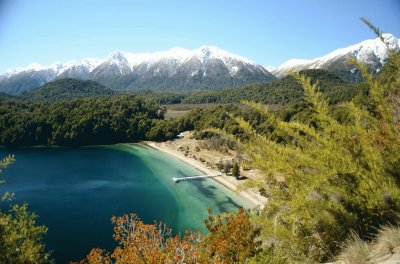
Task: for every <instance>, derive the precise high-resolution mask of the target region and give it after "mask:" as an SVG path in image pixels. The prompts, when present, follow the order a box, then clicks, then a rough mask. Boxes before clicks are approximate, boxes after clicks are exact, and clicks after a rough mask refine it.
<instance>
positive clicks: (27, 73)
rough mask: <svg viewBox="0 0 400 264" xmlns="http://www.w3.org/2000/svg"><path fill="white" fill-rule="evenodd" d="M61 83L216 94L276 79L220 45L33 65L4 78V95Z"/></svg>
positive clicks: (1, 84) (0, 82)
mask: <svg viewBox="0 0 400 264" xmlns="http://www.w3.org/2000/svg"><path fill="white" fill-rule="evenodd" d="M56 78H76V79H90V80H94V81H98V82H100V83H102V84H104V85H106V86H108V87H110V88H115V89H148V88H155V89H162V90H170V91H178V90H179V91H185V90H188V89H192V90H193V89H195V90H208V89H217V88H225V87H234V86H239V85H244V84H248V83H254V82H263V81H268V80H272V79H275V77H274V76H273V75H272V74H271V73H269V72H268V71H267V70H266V69H264V68H263V67H261V66H260V65H258V64H256V63H255V62H253V61H250V60H248V59H246V58H243V57H241V56H238V55H235V54H232V53H229V52H227V51H224V50H222V49H220V48H218V47H215V46H201V47H200V48H198V49H194V50H189V49H185V48H181V47H175V48H172V49H170V50H167V51H162V52H154V53H129V52H126V51H114V52H111V53H110V54H109V55H108V56H107V57H106V58H105V59H82V60H72V61H69V62H66V63H60V62H57V63H54V64H51V65H49V66H41V65H39V64H32V65H29V66H28V67H25V68H18V69H13V70H9V71H7V73H5V74H3V75H0V91H2V90H3V91H6V92H10V93H19V92H21V91H24V90H29V89H31V88H34V87H37V86H38V85H42V84H43V83H46V82H49V81H52V80H54V79H56ZM20 83H24V85H23V86H21V85H20ZM188 87H189V88H188Z"/></svg>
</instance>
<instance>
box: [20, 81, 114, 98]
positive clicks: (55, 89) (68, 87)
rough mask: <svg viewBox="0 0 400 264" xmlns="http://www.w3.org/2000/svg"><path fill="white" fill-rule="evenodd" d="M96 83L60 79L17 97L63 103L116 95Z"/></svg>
mask: <svg viewBox="0 0 400 264" xmlns="http://www.w3.org/2000/svg"><path fill="white" fill-rule="evenodd" d="M118 94H119V93H118V92H117V91H115V90H111V89H109V88H107V87H105V86H103V85H101V84H99V83H97V82H94V81H90V80H77V79H69V78H67V79H60V80H56V81H53V82H49V83H47V84H45V85H43V86H40V87H38V88H35V89H32V90H29V91H26V92H23V93H22V94H20V95H19V96H18V97H19V98H21V99H25V100H31V101H50V102H54V101H65V100H71V99H78V98H92V97H109V96H113V95H118Z"/></svg>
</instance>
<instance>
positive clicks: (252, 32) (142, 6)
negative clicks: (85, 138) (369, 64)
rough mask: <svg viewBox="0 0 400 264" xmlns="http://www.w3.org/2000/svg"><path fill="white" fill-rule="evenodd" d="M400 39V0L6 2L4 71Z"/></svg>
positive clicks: (267, 54) (0, 24) (0, 63)
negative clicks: (117, 58) (140, 55)
mask: <svg viewBox="0 0 400 264" xmlns="http://www.w3.org/2000/svg"><path fill="white" fill-rule="evenodd" d="M361 16H364V17H367V18H368V19H370V20H371V21H372V22H373V23H374V24H376V25H377V26H378V27H380V28H381V29H382V31H384V32H390V33H392V34H394V35H395V36H396V37H400V0H375V1H372V0H242V1H234V0H230V1H229V0H202V1H190V0H179V1H174V0H169V1H167V0H165V1H162V0H153V1H149V0H130V1H128V0H109V1H105V0H64V1H61V0H35V1H33V0H0V58H1V59H0V73H2V72H4V71H5V70H7V69H9V68H13V67H21V66H26V65H28V64H29V63H31V62H37V63H39V64H42V65H48V64H51V63H53V62H55V61H61V62H66V61H69V60H72V59H81V58H85V57H95V58H104V57H106V56H107V55H108V54H109V53H110V52H111V51H114V50H123V51H128V52H132V53H136V52H153V51H163V50H168V49H171V48H173V47H176V46H180V47H184V48H189V49H194V48H198V47H200V46H202V45H214V46H218V47H220V48H222V49H224V50H227V51H229V52H232V53H235V54H238V55H241V56H244V57H247V58H249V59H251V60H253V61H255V62H257V63H259V64H261V65H264V66H267V65H275V66H277V65H279V64H281V63H283V62H285V61H286V60H288V59H291V58H301V59H310V58H314V57H317V56H322V55H324V54H326V53H328V52H330V51H332V50H334V49H337V48H341V47H345V46H348V45H351V44H355V43H357V42H360V41H362V40H365V39H369V38H373V37H374V35H373V33H372V32H371V31H370V30H369V29H368V28H367V27H366V26H365V25H363V24H362V23H361V21H360V19H359V18H360V17H361Z"/></svg>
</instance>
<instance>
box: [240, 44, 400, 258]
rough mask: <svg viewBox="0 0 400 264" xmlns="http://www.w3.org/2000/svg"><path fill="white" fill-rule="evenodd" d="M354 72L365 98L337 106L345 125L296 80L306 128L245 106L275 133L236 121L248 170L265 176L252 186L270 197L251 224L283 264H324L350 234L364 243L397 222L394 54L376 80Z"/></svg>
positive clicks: (399, 149) (313, 89)
mask: <svg viewBox="0 0 400 264" xmlns="http://www.w3.org/2000/svg"><path fill="white" fill-rule="evenodd" d="M360 67H361V69H362V71H363V73H364V76H365V78H366V79H367V82H368V85H369V87H370V90H369V97H368V100H367V101H366V102H363V104H356V103H354V102H350V103H347V104H346V105H344V106H343V107H345V108H347V109H348V111H347V112H349V113H350V115H351V117H350V119H351V120H353V121H352V122H351V123H340V122H338V121H337V120H336V119H335V118H334V117H333V116H332V115H331V111H330V109H329V106H328V103H327V101H326V99H325V98H324V97H323V95H322V93H321V92H319V90H318V83H314V84H312V83H311V81H310V79H309V78H307V77H305V76H302V75H298V74H295V75H294V76H295V78H296V79H297V80H299V82H301V83H302V85H303V86H304V93H305V98H306V100H307V102H308V104H309V107H310V111H311V113H312V115H311V117H312V118H311V117H310V119H309V121H308V122H298V121H291V122H284V121H282V120H280V119H279V118H278V117H276V116H275V115H274V114H273V113H272V112H271V111H269V110H268V109H267V108H265V107H263V106H261V105H258V104H250V105H252V106H253V107H254V108H256V109H257V110H258V111H259V112H260V113H262V114H263V116H265V118H267V120H268V121H269V123H270V124H271V125H272V126H273V128H274V130H273V132H272V133H270V134H269V135H268V136H265V135H262V134H260V133H257V132H256V130H255V129H253V127H252V126H251V125H250V124H249V123H247V122H246V121H244V120H243V119H237V122H238V123H239V124H240V126H241V127H242V129H244V130H245V131H246V133H247V134H249V135H250V140H249V141H248V142H242V144H243V147H244V149H245V150H246V152H247V154H248V155H249V157H250V160H251V162H250V163H251V164H250V165H251V166H255V167H259V168H261V170H262V171H263V172H264V174H265V178H264V179H262V180H259V181H257V182H255V184H256V185H258V186H260V187H263V188H265V189H266V190H267V193H268V195H269V198H270V199H269V204H268V205H267V206H266V208H265V209H264V211H263V212H262V213H260V215H259V216H256V217H255V219H254V221H255V222H256V223H257V224H259V225H260V226H262V239H263V242H264V245H268V246H270V249H269V250H271V249H273V250H272V251H273V254H274V255H280V256H282V257H283V258H286V259H287V260H288V261H300V260H304V259H310V260H312V261H325V260H327V259H331V258H332V257H333V256H334V254H336V253H337V252H338V250H339V243H340V242H343V241H345V240H346V238H347V237H348V235H349V233H350V230H355V231H356V232H357V233H358V234H359V235H360V236H361V237H365V236H367V235H369V234H370V233H371V232H374V231H375V230H376V228H377V227H379V225H381V224H384V223H392V222H394V221H395V220H396V218H397V215H396V214H397V212H399V209H400V191H399V180H400V175H399V174H400V162H399V158H400V132H399V131H400V126H399V115H398V114H399V109H400V106H399V87H400V78H399V76H400V54H399V53H397V54H396V53H393V52H391V53H390V59H389V62H388V63H387V65H386V66H385V68H384V69H383V72H382V74H381V75H380V77H379V78H377V79H373V77H372V75H371V74H368V73H367V72H366V69H365V67H362V66H360Z"/></svg>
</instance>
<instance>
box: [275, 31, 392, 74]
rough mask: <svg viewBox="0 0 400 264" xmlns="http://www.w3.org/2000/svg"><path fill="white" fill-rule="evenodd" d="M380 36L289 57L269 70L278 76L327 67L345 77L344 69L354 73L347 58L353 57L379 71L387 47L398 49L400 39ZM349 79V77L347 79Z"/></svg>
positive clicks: (384, 58)
mask: <svg viewBox="0 0 400 264" xmlns="http://www.w3.org/2000/svg"><path fill="white" fill-rule="evenodd" d="M382 38H383V40H384V42H385V43H384V42H382V40H381V39H380V38H375V39H369V40H365V41H362V42H360V43H357V44H354V45H351V46H348V47H345V48H341V49H337V50H334V51H332V52H330V53H329V54H327V55H325V56H322V57H318V58H315V59H311V60H301V59H291V60H288V61H286V62H285V63H283V64H281V65H280V66H278V67H276V68H275V69H273V70H272V71H271V72H272V73H273V74H275V75H276V76H278V77H283V76H285V75H287V74H288V73H290V72H293V71H301V70H305V69H327V70H332V71H340V72H341V74H343V76H344V77H345V78H346V76H345V73H344V71H346V70H347V71H348V73H349V74H354V66H352V65H350V64H349V63H348V62H347V60H348V59H349V58H350V57H354V58H356V59H357V61H359V62H361V63H363V64H366V65H368V66H369V67H370V68H371V69H372V70H375V71H380V69H381V68H382V67H383V65H384V64H385V63H386V60H387V58H388V47H389V48H390V49H394V50H399V49H400V40H399V39H397V38H396V37H395V36H393V35H392V34H383V35H382ZM349 80H350V79H349Z"/></svg>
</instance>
